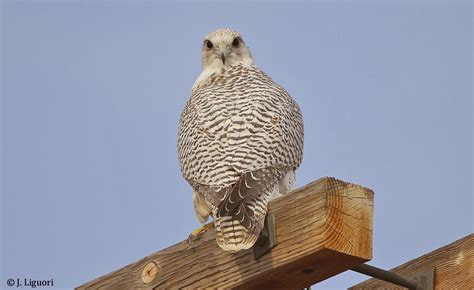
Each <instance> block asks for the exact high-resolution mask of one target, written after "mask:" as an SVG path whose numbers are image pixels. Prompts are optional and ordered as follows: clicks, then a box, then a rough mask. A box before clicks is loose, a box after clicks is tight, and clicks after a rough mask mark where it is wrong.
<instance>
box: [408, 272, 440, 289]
mask: <svg viewBox="0 0 474 290" xmlns="http://www.w3.org/2000/svg"><path fill="white" fill-rule="evenodd" d="M434 275H435V268H427V269H424V270H423V271H420V272H417V273H416V274H415V275H414V276H413V279H415V281H416V284H417V288H416V289H419V290H434Z"/></svg>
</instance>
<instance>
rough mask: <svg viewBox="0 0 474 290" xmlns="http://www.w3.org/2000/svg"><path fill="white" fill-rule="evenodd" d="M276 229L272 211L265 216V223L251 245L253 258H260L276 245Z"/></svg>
mask: <svg viewBox="0 0 474 290" xmlns="http://www.w3.org/2000/svg"><path fill="white" fill-rule="evenodd" d="M276 244H277V239H276V229H275V216H274V215H273V213H268V214H267V216H266V217H265V224H264V225H263V229H262V231H261V232H260V235H259V236H258V240H257V242H255V245H254V246H253V258H254V260H255V261H257V260H258V259H260V257H262V256H263V255H265V254H266V253H268V252H270V250H271V249H272V248H273V247H274V246H276Z"/></svg>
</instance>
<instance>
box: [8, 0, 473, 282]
mask: <svg viewBox="0 0 474 290" xmlns="http://www.w3.org/2000/svg"><path fill="white" fill-rule="evenodd" d="M1 8H2V11H1V25H2V28H1V29H2V30H1V32H2V34H1V41H2V43H1V49H2V51H1V57H2V64H1V68H2V76H1V80H2V82H1V84H2V89H1V95H2V126H1V128H2V156H1V158H2V201H1V206H2V210H1V213H2V214H1V219H2V239H1V248H2V263H1V267H2V270H1V273H2V277H1V279H2V280H1V281H0V283H1V284H0V285H1V286H0V287H5V281H6V279H8V278H33V279H54V281H55V285H56V286H57V287H58V288H71V287H73V286H78V285H80V284H82V283H84V282H86V281H89V280H91V279H93V278H96V277H98V276H100V275H103V274H106V273H108V272H111V271H113V270H115V269H118V268H120V267H122V266H124V265H126V264H129V263H131V262H134V261H136V260H138V259H140V258H141V257H143V256H145V255H148V254H150V253H153V252H155V251H157V250H159V249H161V248H164V247H167V246H170V245H172V244H174V243H176V242H179V241H181V240H183V239H185V238H186V237H187V235H188V234H189V233H190V232H191V231H192V230H193V229H195V228H196V227H197V226H198V221H197V219H196V217H195V214H194V210H193V207H192V200H191V191H190V187H189V186H188V184H187V183H186V182H185V180H184V179H183V178H182V177H181V175H180V172H179V167H178V162H177V154H176V140H177V136H176V131H177V124H178V119H179V114H180V113H181V110H182V109H183V107H184V104H185V102H186V100H187V98H188V96H189V93H190V89H191V86H192V84H193V82H194V80H195V79H196V78H197V76H198V74H199V72H200V69H201V67H200V46H201V43H202V39H203V36H204V35H205V34H207V33H208V32H210V31H212V30H214V29H217V28H220V27H230V28H234V29H236V30H239V31H240V32H241V33H242V34H243V37H244V39H245V40H246V42H247V44H248V45H249V46H250V49H251V51H252V53H253V56H254V59H255V62H256V64H257V65H259V66H260V67H261V68H262V69H263V70H264V71H265V72H267V73H268V74H269V75H270V76H272V78H273V79H274V80H275V81H277V82H278V83H280V84H281V85H283V86H284V87H285V88H286V89H287V90H288V91H289V92H290V94H291V95H292V96H293V97H294V98H295V99H296V100H297V102H298V103H299V104H300V107H301V109H302V112H303V116H304V122H305V156H304V161H303V164H302V166H301V167H300V169H299V171H298V173H297V184H298V185H299V186H302V185H304V184H307V183H309V182H311V181H313V180H316V179H318V178H320V177H322V176H335V177H337V178H339V179H343V180H346V181H350V182H353V183H358V184H361V185H364V186H367V187H369V188H371V189H373V190H374V191H375V193H376V195H375V212H374V241H373V243H374V244H373V254H374V259H373V260H372V262H371V263H372V264H373V265H377V266H379V267H383V268H391V267H394V266H396V265H399V264H400V263H403V262H405V261H407V260H409V259H411V258H415V257H416V256H418V255H421V254H423V253H426V252H428V251H431V250H433V249H435V248H438V247H440V246H442V245H445V244H447V243H450V242H452V241H454V240H456V239H459V238H461V237H463V236H465V235H467V234H469V233H471V232H472V231H473V223H472V220H473V219H472V218H473V216H472V209H473V190H472V189H473V183H472V177H473V172H472V164H473V156H472V145H473V144H472V142H473V141H472V135H473V127H472V126H473V123H472V110H473V105H472V65H473V62H472V51H473V48H472V8H473V7H472V2H470V1H464V2H462V1H436V2H430V1H383V2H378V3H376V2H375V1H367V2H356V3H351V2H349V1H335V2H329V1H324V2H297V3H295V2H291V3H290V2H278V3H276V2H275V3H273V2H229V3H225V4H219V3H217V2H199V3H194V4H193V3H187V2H180V3H171V2H169V3H167V2H151V1H146V2H139V1H137V2H132V1H130V2H125V1H120V2H108V1H107V2H106V1H99V2H93V1H35V2H33V1H11V0H10V1H2V6H1ZM365 278H366V277H365V276H363V275H360V274H356V273H350V272H348V273H344V274H341V275H338V276H337V277H334V278H331V279H329V280H328V281H325V282H323V283H321V284H319V285H318V288H322V289H342V288H344V287H348V286H351V285H353V284H355V283H357V282H359V281H361V280H364V279H365Z"/></svg>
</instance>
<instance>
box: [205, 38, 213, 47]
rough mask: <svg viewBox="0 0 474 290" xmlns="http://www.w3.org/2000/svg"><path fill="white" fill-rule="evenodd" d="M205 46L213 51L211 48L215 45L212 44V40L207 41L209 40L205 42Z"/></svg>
mask: <svg viewBox="0 0 474 290" xmlns="http://www.w3.org/2000/svg"><path fill="white" fill-rule="evenodd" d="M204 45H205V46H206V47H207V48H209V49H211V48H212V47H213V46H214V45H213V44H212V42H211V41H210V40H207V39H206V40H204Z"/></svg>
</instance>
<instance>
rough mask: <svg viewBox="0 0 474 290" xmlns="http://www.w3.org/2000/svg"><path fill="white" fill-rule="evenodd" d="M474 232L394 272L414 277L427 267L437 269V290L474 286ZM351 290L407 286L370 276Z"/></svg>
mask: <svg viewBox="0 0 474 290" xmlns="http://www.w3.org/2000/svg"><path fill="white" fill-rule="evenodd" d="M473 261H474V234H471V235H469V236H466V237H464V238H462V239H460V240H457V241H455V242H453V243H451V244H449V245H447V246H444V247H442V248H439V249H437V250H434V251H432V252H430V253H428V254H426V255H423V256H421V257H418V258H416V259H413V260H411V261H409V262H407V263H405V264H403V265H400V266H398V267H396V268H394V269H392V270H390V271H392V272H394V273H397V274H400V275H402V276H406V277H413V276H414V275H415V274H416V273H418V272H420V271H422V270H423V269H427V268H431V267H434V268H435V279H434V282H435V285H434V286H435V289H474V265H473ZM349 289H353V290H355V289H405V288H403V287H399V286H396V285H393V284H390V283H387V282H384V281H381V280H377V279H373V278H371V279H369V280H366V281H364V282H362V283H359V284H357V285H355V286H353V287H351V288H349Z"/></svg>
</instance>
